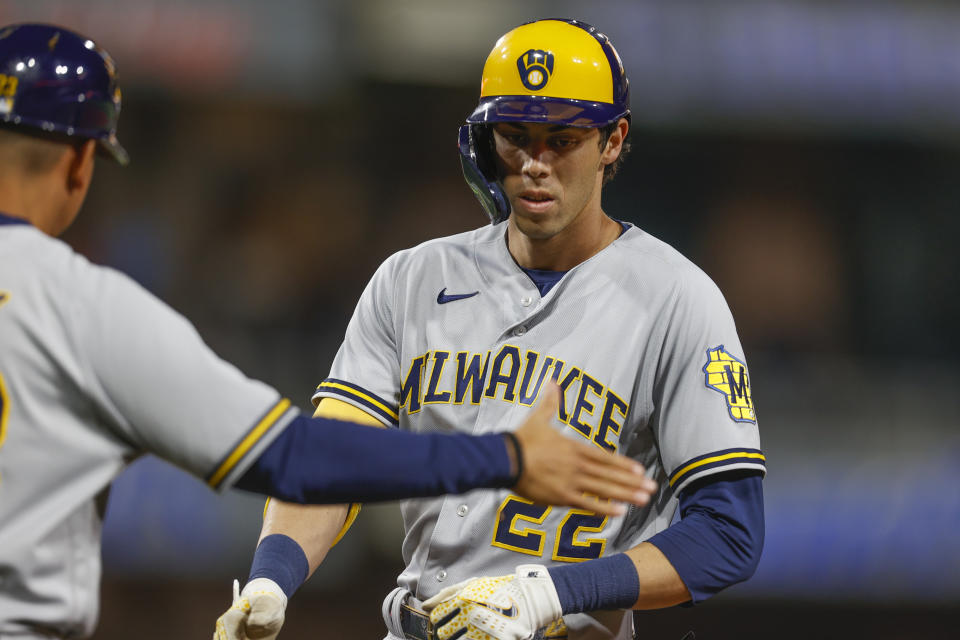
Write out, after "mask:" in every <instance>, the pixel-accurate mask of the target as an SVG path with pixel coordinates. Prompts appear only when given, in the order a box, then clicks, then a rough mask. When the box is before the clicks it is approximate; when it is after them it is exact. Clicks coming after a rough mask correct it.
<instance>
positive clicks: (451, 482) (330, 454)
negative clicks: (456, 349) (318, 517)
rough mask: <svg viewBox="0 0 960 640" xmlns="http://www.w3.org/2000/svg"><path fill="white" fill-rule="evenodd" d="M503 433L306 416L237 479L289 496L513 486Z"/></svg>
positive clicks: (319, 498)
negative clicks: (429, 430) (404, 427)
mask: <svg viewBox="0 0 960 640" xmlns="http://www.w3.org/2000/svg"><path fill="white" fill-rule="evenodd" d="M507 446H508V445H507V443H506V442H505V437H504V435H503V434H489V435H480V436H471V435H466V434H441V433H410V432H407V431H398V430H396V429H380V428H377V427H370V426H364V425H359V424H355V423H352V422H341V421H339V420H332V419H329V418H308V417H306V416H299V417H297V418H296V419H294V420H293V421H292V422H291V423H290V425H289V426H288V427H287V428H286V429H285V430H284V432H283V433H282V434H281V435H280V436H279V437H278V438H277V439H276V440H275V441H274V442H273V443H271V444H270V446H269V447H268V448H267V449H266V451H264V452H263V454H262V455H261V456H260V457H259V458H258V459H257V460H256V461H255V462H254V463H253V465H252V466H251V467H250V469H248V470H247V471H246V473H244V474H243V476H241V478H240V479H239V480H238V481H237V483H236V487H237V488H239V489H245V490H247V491H255V492H257V493H263V494H267V495H271V496H274V497H276V498H279V499H281V500H286V501H287V502H300V503H304V502H309V503H318V504H336V503H341V502H377V501H384V500H397V499H400V498H413V497H423V496H436V495H441V494H445V493H464V492H466V491H470V490H471V489H476V488H479V487H509V486H512V485H513V484H515V483H516V478H515V477H514V476H513V475H512V470H511V464H510V458H509V456H508V454H507Z"/></svg>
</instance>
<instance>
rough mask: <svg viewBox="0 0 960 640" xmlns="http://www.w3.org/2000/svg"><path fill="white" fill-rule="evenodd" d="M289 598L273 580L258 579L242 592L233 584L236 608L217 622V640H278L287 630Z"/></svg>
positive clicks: (235, 582) (214, 635)
mask: <svg viewBox="0 0 960 640" xmlns="http://www.w3.org/2000/svg"><path fill="white" fill-rule="evenodd" d="M286 609H287V596H286V594H284V593H283V590H282V589H281V588H280V586H279V585H278V584H277V583H276V582H274V581H273V580H270V579H269V578H255V579H253V580H251V581H250V582H248V583H247V584H246V586H245V587H244V588H243V591H240V584H239V583H238V582H237V581H236V580H234V581H233V605H232V606H231V607H230V608H229V609H227V610H226V611H225V612H224V614H223V615H222V616H220V617H219V618H217V629H216V631H214V632H213V640H274V638H276V637H277V634H278V633H280V627H281V626H283V618H284V611H286Z"/></svg>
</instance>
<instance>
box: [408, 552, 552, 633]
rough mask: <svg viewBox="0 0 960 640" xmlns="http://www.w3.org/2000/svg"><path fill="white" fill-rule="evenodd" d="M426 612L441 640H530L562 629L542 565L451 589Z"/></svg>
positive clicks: (431, 602)
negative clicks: (542, 632) (549, 627)
mask: <svg viewBox="0 0 960 640" xmlns="http://www.w3.org/2000/svg"><path fill="white" fill-rule="evenodd" d="M423 609H424V610H425V611H428V612H429V613H430V622H431V623H432V624H433V631H434V636H435V637H436V638H437V640H449V639H450V638H458V639H459V638H463V639H465V640H490V638H494V639H495V640H529V639H530V638H533V637H534V636H535V634H536V633H537V630H538V629H540V628H542V627H546V626H547V625H550V624H551V623H553V624H554V626H557V625H560V626H562V624H563V623H562V621H559V620H558V619H559V618H560V617H561V616H562V615H563V612H562V611H561V609H560V599H559V598H558V597H557V589H556V587H554V586H553V580H551V579H550V574H549V573H548V572H547V568H546V567H544V566H542V565H539V564H522V565H520V566H519V567H517V570H516V573H514V575H511V576H498V577H495V578H473V579H471V580H467V581H466V582H461V583H460V584H456V585H453V586H452V587H447V588H446V589H444V590H443V591H441V592H440V593H438V594H437V595H435V596H433V597H432V598H430V599H429V600H427V601H426V602H424V603H423ZM537 637H541V636H537Z"/></svg>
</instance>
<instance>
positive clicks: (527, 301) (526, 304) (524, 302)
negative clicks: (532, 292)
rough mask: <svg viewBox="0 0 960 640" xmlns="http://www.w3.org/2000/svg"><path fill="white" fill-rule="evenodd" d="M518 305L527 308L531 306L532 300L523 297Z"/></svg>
mask: <svg viewBox="0 0 960 640" xmlns="http://www.w3.org/2000/svg"><path fill="white" fill-rule="evenodd" d="M520 304H521V305H523V306H524V307H529V306H530V305H531V304H533V298H530V297H527V296H524V297H523V298H520Z"/></svg>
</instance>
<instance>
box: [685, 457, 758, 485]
mask: <svg viewBox="0 0 960 640" xmlns="http://www.w3.org/2000/svg"><path fill="white" fill-rule="evenodd" d="M766 461H767V459H766V457H764V455H763V452H762V451H760V450H759V449H723V450H722V451H714V452H713V453H707V454H704V455H702V456H697V457H696V458H691V459H690V460H687V461H686V462H684V463H683V464H681V465H680V466H678V467H677V469H676V471H674V472H673V473H672V474H670V486H671V487H677V486H680V485H682V484H684V483H685V482H686V481H687V480H689V479H691V478H693V477H694V476H699V475H701V474H704V472H710V473H716V472H717V471H718V470H720V469H722V468H723V467H733V468H744V467H749V468H757V469H760V470H761V471H763V472H764V473H766V469H767V468H766Z"/></svg>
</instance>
